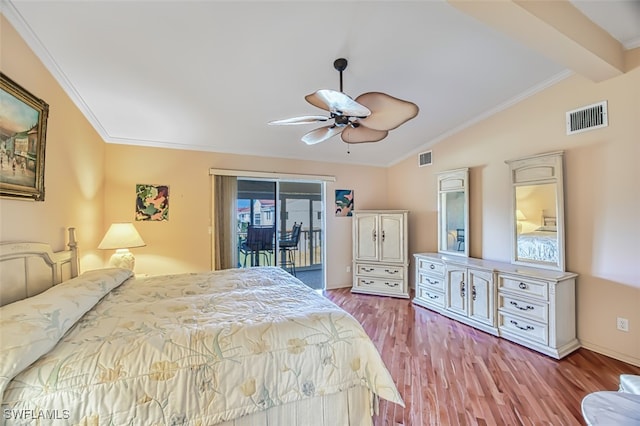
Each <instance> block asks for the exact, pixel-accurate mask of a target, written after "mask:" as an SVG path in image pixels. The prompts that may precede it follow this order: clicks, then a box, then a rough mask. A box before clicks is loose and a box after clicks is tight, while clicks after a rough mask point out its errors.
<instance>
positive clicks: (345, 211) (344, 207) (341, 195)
mask: <svg viewBox="0 0 640 426" xmlns="http://www.w3.org/2000/svg"><path fill="white" fill-rule="evenodd" d="M352 215H353V189H336V216H352Z"/></svg>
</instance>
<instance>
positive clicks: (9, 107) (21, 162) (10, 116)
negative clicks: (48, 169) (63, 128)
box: [0, 72, 49, 201]
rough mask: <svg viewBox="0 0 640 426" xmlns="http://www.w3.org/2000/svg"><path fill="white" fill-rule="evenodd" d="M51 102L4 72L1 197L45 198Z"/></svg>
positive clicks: (0, 87)
mask: <svg viewBox="0 0 640 426" xmlns="http://www.w3.org/2000/svg"><path fill="white" fill-rule="evenodd" d="M48 116H49V105H48V104H47V103H46V102H45V101H43V100H42V99H39V98H37V97H35V96H34V95H32V94H31V93H29V92H28V91H27V90H25V89H24V88H23V87H21V86H20V85H19V84H18V83H16V82H15V81H13V80H11V79H10V78H9V77H7V76H6V75H5V74H4V73H2V72H0V196H2V197H11V198H20V199H31V200H35V201H44V158H45V143H46V134H47V118H48Z"/></svg>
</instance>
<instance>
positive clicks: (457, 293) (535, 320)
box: [413, 253, 580, 359]
mask: <svg viewBox="0 0 640 426" xmlns="http://www.w3.org/2000/svg"><path fill="white" fill-rule="evenodd" d="M414 257H415V260H416V292H415V297H414V299H413V303H415V304H417V305H420V306H424V307H426V308H429V309H431V310H434V311H436V312H439V313H441V314H442V315H445V316H447V317H450V318H452V319H455V320H458V321H460V322H463V323H465V324H468V325H470V326H472V327H475V328H478V329H480V330H483V331H486V332H487V333H491V334H493V335H496V336H500V337H502V338H505V339H508V340H511V341H513V342H516V343H519V344H521V345H523V346H526V347H528V348H531V349H533V350H536V351H538V352H541V353H544V354H546V355H549V356H551V357H553V358H557V359H560V358H562V357H564V356H566V355H568V354H569V353H571V352H573V351H574V350H576V349H578V348H579V347H580V342H579V341H578V339H577V337H576V307H575V279H576V277H577V275H576V274H574V273H571V272H561V271H553V270H547V269H538V268H530V267H522V266H518V265H512V264H510V263H502V262H494V261H487V260H483V259H475V258H467V257H461V256H460V257H458V256H447V255H443V254H439V253H419V254H415V255H414Z"/></svg>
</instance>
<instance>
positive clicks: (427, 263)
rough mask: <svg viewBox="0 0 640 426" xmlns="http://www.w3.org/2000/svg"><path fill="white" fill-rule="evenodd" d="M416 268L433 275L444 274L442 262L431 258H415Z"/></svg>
mask: <svg viewBox="0 0 640 426" xmlns="http://www.w3.org/2000/svg"><path fill="white" fill-rule="evenodd" d="M417 261H418V269H419V270H421V271H425V272H429V273H431V274H434V275H442V276H444V264H443V263H442V262H439V261H436V260H433V259H423V258H417Z"/></svg>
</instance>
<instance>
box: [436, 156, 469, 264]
mask: <svg viewBox="0 0 640 426" xmlns="http://www.w3.org/2000/svg"><path fill="white" fill-rule="evenodd" d="M468 182H469V169H466V168H465V169H457V170H450V171H446V172H441V173H438V252H440V253H448V254H453V255H458V256H468V255H469V190H468Z"/></svg>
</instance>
